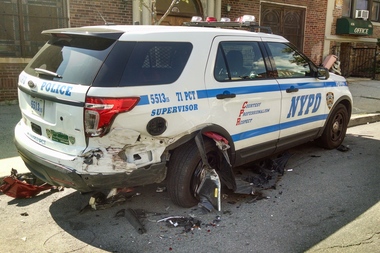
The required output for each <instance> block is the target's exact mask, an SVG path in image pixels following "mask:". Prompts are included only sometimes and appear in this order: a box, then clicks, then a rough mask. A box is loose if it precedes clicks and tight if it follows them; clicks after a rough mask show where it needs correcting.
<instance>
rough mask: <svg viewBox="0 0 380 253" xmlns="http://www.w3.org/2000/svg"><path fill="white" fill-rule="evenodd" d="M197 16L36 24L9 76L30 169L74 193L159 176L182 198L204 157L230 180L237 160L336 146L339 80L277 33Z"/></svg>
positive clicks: (342, 115) (344, 93) (342, 117)
mask: <svg viewBox="0 0 380 253" xmlns="http://www.w3.org/2000/svg"><path fill="white" fill-rule="evenodd" d="M218 23H219V22H215V23H214V26H218V25H219V24H218ZM197 24H198V25H196V24H195V25H191V24H190V25H188V26H181V27H166V26H115V25H111V26H92V27H81V28H66V29H55V30H47V31H44V32H43V33H44V34H46V35H49V36H50V39H49V41H48V42H47V43H46V44H45V45H44V46H43V48H42V49H41V50H40V51H39V52H38V53H37V54H36V56H35V57H34V58H33V60H32V61H31V62H30V63H29V64H28V65H27V67H26V68H25V70H24V71H23V72H22V73H21V74H20V77H19V83H18V98H19V105H20V109H21V112H22V119H21V120H20V122H19V123H18V124H17V126H16V128H15V143H16V146H17V148H18V151H19V153H20V155H21V157H22V159H23V160H24V162H25V164H26V165H27V167H28V168H29V169H30V171H31V172H33V173H34V174H35V175H36V176H38V177H39V178H41V179H42V180H44V181H46V182H48V183H49V184H52V185H61V186H65V187H71V188H75V189H77V190H79V191H82V192H88V191H93V190H110V189H112V188H119V187H131V186H138V185H146V184H152V183H159V182H162V181H163V180H165V179H166V180H167V181H166V182H167V187H168V191H169V194H170V196H171V198H172V200H173V201H174V203H176V204H178V205H180V206H184V207H190V206H193V205H195V204H197V203H198V200H199V196H198V195H199V194H198V193H199V186H200V184H201V182H203V181H202V180H203V178H204V175H205V173H203V170H204V169H205V167H204V166H203V165H204V163H209V166H211V167H212V168H213V169H215V171H216V172H217V173H218V175H220V176H221V178H222V182H223V183H225V184H226V185H227V186H228V187H229V188H232V189H236V182H235V178H234V174H233V168H234V167H236V166H239V165H242V164H245V163H248V162H251V161H254V160H257V159H260V158H263V157H266V156H269V155H272V154H275V153H278V152H281V151H284V150H286V149H288V148H291V147H294V146H296V145H299V144H301V143H305V142H308V141H311V140H315V141H316V142H317V143H318V144H319V145H321V146H322V147H324V148H328V149H333V148H336V147H338V146H339V145H340V144H341V143H342V141H343V139H344V137H345V133H346V129H347V124H348V122H349V118H350V115H351V110H352V96H351V94H350V91H349V89H348V86H347V82H346V80H345V79H344V78H343V77H341V76H337V75H334V74H332V73H329V72H328V71H327V70H326V69H324V68H321V67H317V66H315V65H314V64H313V63H312V62H311V61H310V60H309V59H308V58H307V57H306V56H305V55H304V54H302V53H301V52H299V51H298V50H297V49H296V48H295V47H294V46H292V45H291V44H290V43H289V42H288V41H287V40H286V39H284V38H283V37H280V36H277V35H273V34H270V33H262V32H252V31H247V30H241V29H240V30H236V29H235V30H234V29H220V28H210V27H200V26H207V25H204V24H206V22H204V23H202V22H198V23H197ZM207 24H208V23H207ZM244 25H246V23H242V22H240V23H239V26H240V27H242V26H244ZM220 26H222V25H221V24H220ZM250 26H252V22H248V25H247V27H248V28H249V27H250ZM199 135H201V136H203V137H202V145H201V146H202V147H201V148H200V146H199V145H197V143H196V141H195V140H196V137H197V136H199ZM202 155H206V156H207V159H206V160H207V161H205V160H204V159H203V160H202Z"/></svg>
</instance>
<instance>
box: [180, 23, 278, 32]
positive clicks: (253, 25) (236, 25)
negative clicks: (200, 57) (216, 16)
mask: <svg viewBox="0 0 380 253" xmlns="http://www.w3.org/2000/svg"><path fill="white" fill-rule="evenodd" d="M183 25H184V26H197V27H215V28H218V27H219V28H235V29H238V28H249V30H250V31H251V32H257V31H258V29H260V32H261V29H263V30H266V31H267V33H273V32H272V29H271V28H270V27H269V26H260V25H258V24H257V23H256V22H251V21H245V22H237V21H233V22H207V21H199V22H183Z"/></svg>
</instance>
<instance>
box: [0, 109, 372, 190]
mask: <svg viewBox="0 0 380 253" xmlns="http://www.w3.org/2000/svg"><path fill="white" fill-rule="evenodd" d="M378 121H380V113H374V114H363V115H362V114H353V115H352V116H351V119H350V122H349V123H348V127H355V126H360V125H366V124H369V123H375V122H378ZM12 168H14V169H16V170H17V172H18V173H19V174H20V175H22V174H26V173H30V171H29V170H28V169H27V168H26V166H25V164H24V162H23V161H22V159H21V157H19V156H16V157H12V158H5V159H0V184H1V183H2V182H3V179H4V178H5V177H8V176H10V174H11V169H12Z"/></svg>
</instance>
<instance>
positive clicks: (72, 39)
mask: <svg viewBox="0 0 380 253" xmlns="http://www.w3.org/2000/svg"><path fill="white" fill-rule="evenodd" d="M59 36H60V37H56V36H53V37H52V38H51V39H50V40H49V41H48V42H47V43H46V44H45V45H44V46H43V47H42V49H41V50H40V51H39V52H38V53H37V54H36V55H35V57H34V58H33V59H32V61H31V62H30V63H29V64H28V65H27V66H26V68H25V72H26V73H28V74H30V75H33V76H38V77H39V78H42V79H48V80H54V81H60V82H66V83H72V84H81V85H91V83H92V82H93V80H94V78H95V76H96V74H97V73H98V71H99V69H100V67H101V65H102V64H103V62H104V60H105V58H106V57H107V55H108V54H109V52H110V50H111V48H112V45H113V44H114V42H115V40H113V39H108V38H101V37H93V36H72V35H70V36H69V35H59ZM44 70H47V71H44ZM49 72H50V73H49ZM53 73H54V74H56V75H54V74H53Z"/></svg>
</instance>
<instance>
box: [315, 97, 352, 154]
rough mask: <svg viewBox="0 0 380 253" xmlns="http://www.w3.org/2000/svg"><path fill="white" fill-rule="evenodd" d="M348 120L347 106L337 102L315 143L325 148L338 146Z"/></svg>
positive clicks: (342, 138)
mask: <svg viewBox="0 0 380 253" xmlns="http://www.w3.org/2000/svg"><path fill="white" fill-rule="evenodd" d="M348 121H349V116H348V112H347V108H346V107H345V106H344V105H342V104H338V105H337V106H336V107H335V109H334V111H333V112H332V114H331V116H330V117H329V119H328V121H327V124H326V127H325V129H324V131H323V134H322V135H321V137H319V138H318V139H317V140H316V141H317V144H318V145H319V146H321V147H323V148H326V149H334V148H337V147H339V146H340V145H341V144H342V142H343V140H344V137H345V136H346V131H347V125H348Z"/></svg>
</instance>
